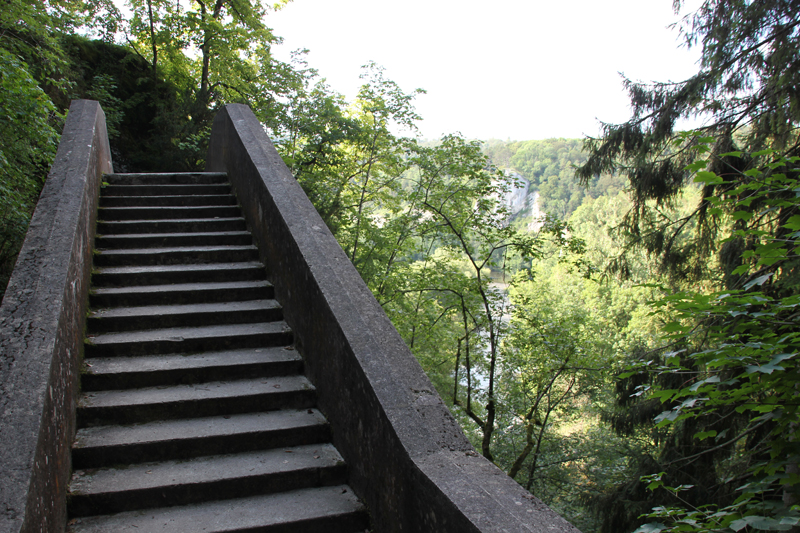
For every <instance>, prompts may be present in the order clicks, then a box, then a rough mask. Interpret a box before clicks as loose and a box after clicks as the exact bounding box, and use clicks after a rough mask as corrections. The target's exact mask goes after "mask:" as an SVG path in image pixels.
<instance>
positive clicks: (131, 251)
mask: <svg viewBox="0 0 800 533" xmlns="http://www.w3.org/2000/svg"><path fill="white" fill-rule="evenodd" d="M234 250H258V248H256V247H255V246H253V245H252V244H229V245H224V244H219V245H215V246H165V247H159V248H119V249H117V248H104V249H98V250H97V253H98V254H99V255H101V256H124V255H158V254H167V253H171V252H216V251H234Z"/></svg>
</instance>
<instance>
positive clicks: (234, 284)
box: [94, 263, 272, 296]
mask: <svg viewBox="0 0 800 533" xmlns="http://www.w3.org/2000/svg"><path fill="white" fill-rule="evenodd" d="M256 264H258V265H259V266H260V265H261V264H260V263H256ZM171 266H179V265H171ZM203 266H209V265H203ZM266 287H272V284H271V283H270V282H268V281H266V280H257V281H221V282H205V283H173V284H171V285H137V286H135V287H99V288H97V289H94V294H95V295H97V296H101V295H102V296H113V295H123V294H132V293H133V294H144V293H162V292H190V291H208V290H224V289H260V288H266Z"/></svg>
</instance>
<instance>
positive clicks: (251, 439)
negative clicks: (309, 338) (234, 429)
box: [72, 424, 331, 469]
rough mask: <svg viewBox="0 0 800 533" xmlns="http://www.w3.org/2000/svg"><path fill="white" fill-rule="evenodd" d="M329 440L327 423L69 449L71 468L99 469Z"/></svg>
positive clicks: (318, 442)
mask: <svg viewBox="0 0 800 533" xmlns="http://www.w3.org/2000/svg"><path fill="white" fill-rule="evenodd" d="M330 439H331V434H330V427H329V426H328V425H327V424H320V425H314V426H302V427H298V428H288V429H281V430H276V431H262V432H253V433H236V434H233V435H215V436H213V437H197V438H193V439H185V438H184V439H181V438H176V439H175V440H172V441H167V442H154V443H144V444H127V445H120V446H103V447H91V448H73V449H72V466H73V468H74V469H86V468H102V467H107V466H111V465H116V464H138V463H147V462H153V461H170V460H178V459H191V458H193V457H202V456H204V455H219V454H232V453H242V452H252V451H256V450H268V449H272V448H281V447H289V446H302V445H305V444H320V443H324V442H329V441H330Z"/></svg>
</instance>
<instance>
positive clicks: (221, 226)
mask: <svg viewBox="0 0 800 533" xmlns="http://www.w3.org/2000/svg"><path fill="white" fill-rule="evenodd" d="M246 230H247V226H246V224H245V222H244V219H243V218H241V217H232V218H231V217H228V218H226V219H220V220H214V219H210V220H156V221H141V222H137V221H128V222H125V221H120V222H104V221H102V220H101V221H99V222H98V223H97V234H98V235H129V234H131V233H193V232H204V233H206V232H214V231H246Z"/></svg>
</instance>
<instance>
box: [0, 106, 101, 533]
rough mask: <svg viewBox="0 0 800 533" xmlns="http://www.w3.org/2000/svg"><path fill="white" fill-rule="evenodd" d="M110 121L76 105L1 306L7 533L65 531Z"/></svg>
mask: <svg viewBox="0 0 800 533" xmlns="http://www.w3.org/2000/svg"><path fill="white" fill-rule="evenodd" d="M110 172H113V169H112V165H111V152H110V150H109V146H108V136H107V134H106V123H105V115H104V114H103V111H102V110H101V109H100V105H99V104H98V103H97V102H93V101H89V100H78V101H74V102H73V103H72V105H71V106H70V108H69V114H68V115H67V123H66V125H65V126H64V132H63V133H62V135H61V143H60V144H59V146H58V153H57V154H56V159H55V162H54V164H53V168H52V169H51V171H50V174H49V176H48V178H47V181H46V183H45V186H44V190H43V191H42V195H41V197H40V199H39V203H38V204H37V206H36V211H35V212H34V214H33V218H32V220H31V224H30V227H29V229H28V234H27V236H26V237H25V242H24V244H23V246H22V251H21V252H20V254H19V258H18V259H17V264H16V266H15V268H14V272H13V274H12V276H11V280H10V282H9V285H8V288H7V289H6V293H5V297H4V299H3V304H2V307H0V531H2V532H12V531H13V532H15V533H16V532H20V531H24V532H48V533H49V532H57V531H63V530H64V525H65V524H66V517H67V513H66V486H67V482H68V481H69V474H70V446H71V443H72V439H73V437H74V434H75V427H74V425H75V399H76V397H77V391H78V378H79V363H80V354H81V349H82V346H83V331H84V323H85V317H86V310H87V308H86V305H87V295H88V288H89V277H90V274H91V268H92V242H93V239H94V231H95V218H96V216H97V198H98V194H99V190H100V182H101V179H102V174H103V173H110Z"/></svg>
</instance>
